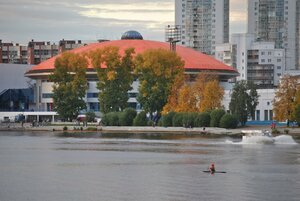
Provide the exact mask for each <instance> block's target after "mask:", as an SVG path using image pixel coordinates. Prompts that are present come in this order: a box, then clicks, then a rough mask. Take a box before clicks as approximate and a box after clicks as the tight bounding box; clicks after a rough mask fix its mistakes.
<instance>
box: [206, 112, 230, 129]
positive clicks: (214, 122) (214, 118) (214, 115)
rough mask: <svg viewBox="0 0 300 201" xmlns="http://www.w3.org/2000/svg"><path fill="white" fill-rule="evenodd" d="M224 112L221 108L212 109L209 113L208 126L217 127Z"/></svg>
mask: <svg viewBox="0 0 300 201" xmlns="http://www.w3.org/2000/svg"><path fill="white" fill-rule="evenodd" d="M225 113H226V112H225V111H224V110H222V109H216V110H213V111H212V112H211V113H210V127H219V126H220V120H221V118H222V117H223V115H224V114H225Z"/></svg>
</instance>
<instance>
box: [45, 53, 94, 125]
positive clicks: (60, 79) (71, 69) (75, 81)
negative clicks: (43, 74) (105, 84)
mask: <svg viewBox="0 0 300 201" xmlns="http://www.w3.org/2000/svg"><path fill="white" fill-rule="evenodd" d="M54 66H55V69H54V72H53V74H51V75H50V76H49V79H50V81H52V82H54V85H53V110H54V111H57V113H58V114H59V115H60V116H61V117H62V118H63V119H65V120H69V121H70V120H72V119H75V118H76V117H77V116H78V114H79V111H80V110H83V109H86V104H85V101H84V97H85V94H86V90H87V79H86V68H87V66H88V61H87V59H86V58H85V57H84V56H83V55H79V54H74V53H70V52H66V53H63V54H62V56H60V57H58V58H57V59H56V60H55V64H54Z"/></svg>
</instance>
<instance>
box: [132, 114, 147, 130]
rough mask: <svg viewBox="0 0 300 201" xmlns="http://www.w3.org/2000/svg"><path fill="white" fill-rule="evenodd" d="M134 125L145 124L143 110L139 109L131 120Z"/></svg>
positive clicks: (145, 116)
mask: <svg viewBox="0 0 300 201" xmlns="http://www.w3.org/2000/svg"><path fill="white" fill-rule="evenodd" d="M133 125H134V126H147V115H146V112H145V111H141V112H140V113H139V114H138V115H137V116H136V117H135V118H134V120H133Z"/></svg>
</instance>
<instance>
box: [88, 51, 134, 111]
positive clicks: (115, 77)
mask: <svg viewBox="0 0 300 201" xmlns="http://www.w3.org/2000/svg"><path fill="white" fill-rule="evenodd" d="M133 54H134V49H133V48H128V49H126V50H125V53H124V56H123V57H122V56H121V55H120V54H119V48H118V47H111V46H109V47H104V48H103V49H97V50H96V51H92V52H91V53H90V54H89V57H90V58H91V60H92V64H93V66H94V68H95V69H96V70H97V75H98V79H99V82H98V85H97V88H98V89H99V91H100V92H99V102H100V110H101V111H102V112H103V113H108V112H112V111H122V110H124V109H125V108H126V107H127V105H128V104H127V101H128V91H129V90H131V89H132V87H131V84H132V82H133V75H132V70H133V68H134V63H133Z"/></svg>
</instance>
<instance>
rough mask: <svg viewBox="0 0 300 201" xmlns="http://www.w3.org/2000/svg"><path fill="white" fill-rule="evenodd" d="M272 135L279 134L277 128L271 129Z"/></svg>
mask: <svg viewBox="0 0 300 201" xmlns="http://www.w3.org/2000/svg"><path fill="white" fill-rule="evenodd" d="M271 133H272V134H279V133H280V131H279V130H277V128H272V131H271Z"/></svg>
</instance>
